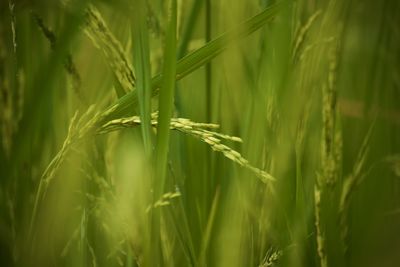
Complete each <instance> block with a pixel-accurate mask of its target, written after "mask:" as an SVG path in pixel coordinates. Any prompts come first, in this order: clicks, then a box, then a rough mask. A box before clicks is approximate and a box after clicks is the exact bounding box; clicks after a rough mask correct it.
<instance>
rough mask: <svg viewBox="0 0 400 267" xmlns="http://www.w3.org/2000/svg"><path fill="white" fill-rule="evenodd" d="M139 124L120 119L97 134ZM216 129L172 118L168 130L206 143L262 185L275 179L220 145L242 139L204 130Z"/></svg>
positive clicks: (134, 119) (137, 120) (154, 119)
mask: <svg viewBox="0 0 400 267" xmlns="http://www.w3.org/2000/svg"><path fill="white" fill-rule="evenodd" d="M140 123H141V121H140V117H138V116H133V117H128V118H121V119H115V120H112V121H109V122H108V123H106V124H104V125H103V126H102V127H100V129H99V130H98V131H97V133H98V134H104V133H108V132H111V131H115V130H119V129H122V128H129V127H134V126H137V125H139V124H140ZM151 125H152V126H153V127H156V126H157V113H153V114H152V120H151ZM205 128H206V129H217V128H218V125H216V124H208V123H196V122H192V121H191V120H189V119H183V118H172V119H171V122H170V129H171V130H176V131H179V132H182V133H184V134H187V135H190V136H193V137H195V138H197V139H199V140H200V141H202V142H204V143H206V144H207V145H209V146H210V147H211V149H212V150H213V151H216V152H220V153H222V154H223V155H224V156H225V157H226V158H228V159H230V160H232V161H233V162H235V163H237V164H239V165H240V166H242V167H243V168H246V169H248V170H250V171H251V172H253V173H254V174H255V175H256V176H257V177H258V178H259V179H260V180H261V181H262V182H263V183H268V182H271V181H275V178H274V177H273V176H272V175H270V174H269V173H267V172H265V171H263V170H261V169H258V168H256V167H254V166H252V165H251V164H250V163H249V161H248V160H247V159H245V158H244V157H243V156H242V155H241V154H240V153H239V152H237V151H235V150H233V149H232V148H230V147H229V146H227V145H225V144H222V140H229V141H234V142H242V139H241V138H239V137H236V136H230V135H226V134H221V133H217V132H214V131H210V130H206V129H205Z"/></svg>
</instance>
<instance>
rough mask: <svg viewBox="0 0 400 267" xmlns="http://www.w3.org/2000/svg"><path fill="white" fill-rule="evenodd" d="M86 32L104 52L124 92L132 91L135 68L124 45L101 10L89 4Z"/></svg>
mask: <svg viewBox="0 0 400 267" xmlns="http://www.w3.org/2000/svg"><path fill="white" fill-rule="evenodd" d="M85 33H86V35H87V36H88V37H89V38H90V40H92V42H93V44H94V45H95V46H96V47H98V48H99V49H101V51H102V52H103V54H104V56H105V58H106V59H107V62H108V63H109V64H110V68H111V70H112V71H113V73H114V75H115V77H116V78H117V80H118V83H119V84H120V86H121V88H122V89H123V91H124V92H123V93H124V94H125V93H128V92H130V91H132V90H133V88H134V86H135V75H134V72H133V68H132V66H131V64H130V63H129V61H128V57H127V56H126V55H125V52H124V50H123V49H122V45H121V44H120V42H119V41H118V40H117V39H116V38H115V36H114V35H113V34H112V32H111V31H110V30H109V28H108V26H107V24H106V23H105V21H104V19H103V18H102V16H101V14H100V12H99V11H98V10H97V9H96V8H95V7H94V6H89V7H88V8H87V9H86V28H85Z"/></svg>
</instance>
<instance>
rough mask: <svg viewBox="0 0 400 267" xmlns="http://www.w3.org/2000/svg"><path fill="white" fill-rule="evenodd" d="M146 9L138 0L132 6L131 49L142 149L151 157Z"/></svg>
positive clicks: (148, 50)
mask: <svg viewBox="0 0 400 267" xmlns="http://www.w3.org/2000/svg"><path fill="white" fill-rule="evenodd" d="M143 10H147V9H146V3H145V1H144V0H140V1H138V2H137V4H136V5H135V6H134V13H135V15H134V20H133V25H132V26H133V34H132V38H133V40H135V42H134V47H133V54H134V63H135V71H136V88H137V92H138V100H139V108H140V117H141V119H142V122H143V123H142V124H141V130H142V137H143V143H144V149H145V152H146V154H147V156H150V155H151V149H152V144H151V125H150V120H151V70H150V49H149V33H148V29H147V25H146V16H145V15H143V12H142V11H143Z"/></svg>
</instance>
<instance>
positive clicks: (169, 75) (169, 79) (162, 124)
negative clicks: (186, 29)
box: [149, 0, 177, 266]
mask: <svg viewBox="0 0 400 267" xmlns="http://www.w3.org/2000/svg"><path fill="white" fill-rule="evenodd" d="M176 25H177V3H176V0H171V1H170V2H169V17H168V29H167V35H166V38H165V48H164V63H163V64H164V65H163V70H162V85H161V91H160V99H159V111H160V116H159V117H158V126H157V140H156V142H157V143H156V151H155V153H156V155H155V160H156V162H155V164H156V170H155V171H156V173H155V177H154V178H155V179H154V180H153V190H154V191H153V199H159V198H160V197H161V196H162V194H163V191H164V184H165V177H166V169H167V158H168V148H169V135H170V132H169V124H170V121H171V116H172V109H173V105H174V89H175V76H176ZM151 220H152V229H151V234H150V236H151V241H152V243H153V244H154V245H153V249H152V250H153V253H152V255H149V256H152V257H153V258H152V259H151V261H150V262H151V263H152V265H153V266H155V265H156V264H157V265H158V264H159V262H160V261H161V259H160V255H162V254H160V252H163V251H165V250H166V248H167V247H168V246H167V245H168V243H167V240H165V239H163V238H162V236H163V228H162V216H161V212H160V211H159V210H156V211H155V212H153V214H152V216H151ZM160 241H161V242H160ZM160 245H161V246H160ZM160 248H161V251H160ZM164 256H165V255H164ZM166 262H168V259H166Z"/></svg>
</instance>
